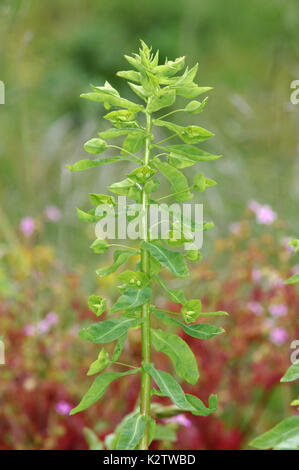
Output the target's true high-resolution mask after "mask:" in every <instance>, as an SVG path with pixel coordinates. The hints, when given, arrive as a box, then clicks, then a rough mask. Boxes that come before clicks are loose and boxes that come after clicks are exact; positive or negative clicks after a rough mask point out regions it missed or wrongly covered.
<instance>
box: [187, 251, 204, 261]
mask: <svg viewBox="0 0 299 470" xmlns="http://www.w3.org/2000/svg"><path fill="white" fill-rule="evenodd" d="M185 258H186V259H187V260H188V261H191V262H192V263H196V262H197V261H200V260H201V258H202V255H201V253H200V251H199V250H186V252H185Z"/></svg>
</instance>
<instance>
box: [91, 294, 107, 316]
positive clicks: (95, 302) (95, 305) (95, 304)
mask: <svg viewBox="0 0 299 470" xmlns="http://www.w3.org/2000/svg"><path fill="white" fill-rule="evenodd" d="M88 307H89V308H90V310H91V311H92V312H94V313H95V314H96V316H97V317H99V316H100V315H102V313H104V312H105V310H106V308H107V301H106V299H103V298H102V297H99V296H98V295H90V296H89V298H88Z"/></svg>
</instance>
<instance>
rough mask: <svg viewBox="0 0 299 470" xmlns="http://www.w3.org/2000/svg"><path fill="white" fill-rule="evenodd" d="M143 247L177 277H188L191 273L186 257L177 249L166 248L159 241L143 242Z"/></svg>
mask: <svg viewBox="0 0 299 470" xmlns="http://www.w3.org/2000/svg"><path fill="white" fill-rule="evenodd" d="M142 248H144V249H145V250H147V251H149V253H150V254H151V255H152V256H153V257H154V258H155V259H156V260H157V261H158V262H159V263H160V264H162V266H164V267H165V268H167V269H169V271H170V272H171V273H172V274H173V275H174V276H176V277H186V276H188V274H189V271H188V268H187V265H186V263H185V260H184V257H183V255H182V254H181V253H179V252H177V251H171V250H168V249H167V248H164V247H163V246H162V245H160V244H159V243H158V242H143V243H142Z"/></svg>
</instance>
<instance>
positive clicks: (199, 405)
mask: <svg viewBox="0 0 299 470" xmlns="http://www.w3.org/2000/svg"><path fill="white" fill-rule="evenodd" d="M185 396H186V399H187V401H188V402H189V404H190V406H191V408H190V410H189V411H191V413H192V414H193V415H195V416H209V415H210V414H212V413H214V412H215V411H216V410H217V406H218V400H217V396H216V395H210V397H209V407H208V408H207V407H206V406H205V404H204V403H203V402H202V401H201V400H200V399H199V398H198V397H196V396H194V395H190V394H189V393H186V395H185Z"/></svg>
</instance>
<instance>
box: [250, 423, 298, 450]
mask: <svg viewBox="0 0 299 470" xmlns="http://www.w3.org/2000/svg"><path fill="white" fill-rule="evenodd" d="M250 445H251V446H253V447H256V448H257V449H276V450H296V449H298V447H299V416H291V417H289V418H286V419H284V420H283V421H281V423H279V424H277V425H276V426H274V428H272V429H270V431H267V432H265V433H264V434H262V435H261V436H259V437H257V438H255V439H254V440H253V441H252V442H251V443H250Z"/></svg>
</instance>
